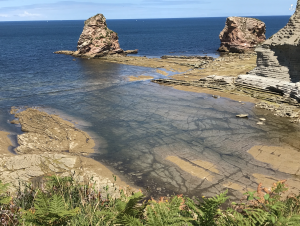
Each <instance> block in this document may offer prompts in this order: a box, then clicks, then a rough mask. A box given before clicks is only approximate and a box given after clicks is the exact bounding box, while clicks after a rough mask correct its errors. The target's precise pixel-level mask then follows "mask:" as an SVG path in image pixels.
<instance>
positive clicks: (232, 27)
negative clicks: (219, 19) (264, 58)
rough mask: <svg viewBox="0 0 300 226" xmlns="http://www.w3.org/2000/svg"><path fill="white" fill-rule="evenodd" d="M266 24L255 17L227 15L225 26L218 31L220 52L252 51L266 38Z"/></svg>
mask: <svg viewBox="0 0 300 226" xmlns="http://www.w3.org/2000/svg"><path fill="white" fill-rule="evenodd" d="M265 33H266V25H265V23H264V22H262V21H260V20H258V19H255V18H246V17H228V18H227V19H226V24H225V28H224V29H223V31H221V33H220V36H219V37H220V40H221V46H220V48H219V49H218V51H220V52H234V53H241V52H245V51H254V49H255V47H256V46H257V45H258V44H260V43H262V42H264V41H265V40H266V36H265Z"/></svg>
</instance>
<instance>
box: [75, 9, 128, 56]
mask: <svg viewBox="0 0 300 226" xmlns="http://www.w3.org/2000/svg"><path fill="white" fill-rule="evenodd" d="M77 50H78V54H83V55H89V56H93V57H94V56H98V55H100V56H101V55H106V54H115V53H121V52H123V50H122V49H121V48H120V44H119V38H118V35H117V33H116V32H113V31H112V30H110V29H108V28H107V24H106V19H105V17H104V16H103V14H97V15H96V16H93V17H91V18H89V19H88V20H86V21H85V22H84V28H83V31H82V34H81V35H80V38H79V40H78V45H77Z"/></svg>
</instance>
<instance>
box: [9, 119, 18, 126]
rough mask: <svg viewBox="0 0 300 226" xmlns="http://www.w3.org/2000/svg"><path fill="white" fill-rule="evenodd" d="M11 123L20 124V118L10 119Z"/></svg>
mask: <svg viewBox="0 0 300 226" xmlns="http://www.w3.org/2000/svg"><path fill="white" fill-rule="evenodd" d="M10 123H11V124H16V125H17V124H19V123H20V122H19V120H17V119H14V120H12V121H10Z"/></svg>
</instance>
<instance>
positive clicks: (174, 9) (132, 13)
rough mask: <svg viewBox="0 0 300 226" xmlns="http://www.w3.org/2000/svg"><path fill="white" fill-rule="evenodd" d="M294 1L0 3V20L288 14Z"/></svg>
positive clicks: (32, 0) (2, 0) (7, 0)
mask: <svg viewBox="0 0 300 226" xmlns="http://www.w3.org/2000/svg"><path fill="white" fill-rule="evenodd" d="M296 3H297V0H248V1H243V0H87V1H84V0H78V1H59V0H0V21H27V20H86V19H88V18H89V17H91V16H94V15H96V14H98V13H102V14H104V16H105V17H106V18H107V19H140V18H186V17H228V16H253V17H254V16H270V15H292V14H293V13H294V9H293V8H291V5H292V4H293V5H294V8H295V7H296Z"/></svg>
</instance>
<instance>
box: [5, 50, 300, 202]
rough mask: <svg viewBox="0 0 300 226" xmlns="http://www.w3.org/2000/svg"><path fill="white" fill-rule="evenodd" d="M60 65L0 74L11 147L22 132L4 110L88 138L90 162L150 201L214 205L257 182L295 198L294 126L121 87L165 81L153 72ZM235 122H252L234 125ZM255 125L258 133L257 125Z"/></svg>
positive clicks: (193, 99)
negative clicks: (45, 119) (69, 125)
mask: <svg viewBox="0 0 300 226" xmlns="http://www.w3.org/2000/svg"><path fill="white" fill-rule="evenodd" d="M58 57H60V58H63V59H64V60H65V61H66V59H67V60H68V63H69V64H70V65H72V67H71V66H68V70H63V71H59V70H58V69H57V70H55V69H54V71H51V72H49V73H48V72H47V73H46V75H45V74H43V73H36V74H30V73H27V74H26V75H24V76H20V77H16V76H15V75H14V76H12V75H11V76H10V75H7V77H6V78H5V79H6V83H5V84H3V83H1V84H0V94H1V96H0V104H1V108H0V125H1V126H0V130H4V131H8V132H11V133H12V134H13V135H14V136H13V137H14V138H15V135H16V134H18V133H21V131H20V128H18V127H16V126H15V125H11V124H9V120H11V119H12V116H10V115H9V110H10V107H11V106H17V107H18V106H30V107H32V106H38V107H40V108H42V109H43V110H45V111H47V112H50V113H55V114H59V115H60V116H61V117H62V118H64V119H68V120H70V121H72V122H76V123H77V126H78V127H79V128H80V129H83V130H84V131H86V132H88V133H89V134H90V135H91V136H92V137H93V139H94V140H95V142H96V144H97V145H96V153H95V154H93V155H92V156H91V157H92V158H94V159H96V160H98V161H100V162H102V163H104V164H106V165H108V166H110V167H111V168H112V169H113V171H114V172H115V173H118V175H120V176H121V177H122V178H125V179H126V180H127V181H130V182H132V183H133V184H135V185H138V186H140V187H142V188H144V190H145V192H146V193H147V194H149V195H155V196H160V195H172V194H185V195H189V196H193V195H198V196H203V195H204V196H212V195H215V194H217V193H219V192H221V191H224V190H226V189H229V191H230V195H231V196H232V198H233V199H234V198H236V197H240V196H241V194H242V193H243V192H245V191H247V190H249V189H255V188H256V187H257V185H258V183H260V182H264V183H266V184H267V185H268V186H269V184H271V183H273V182H275V181H276V180H279V179H288V178H289V180H290V184H291V187H292V189H296V190H297V189H298V188H300V179H298V174H299V172H298V169H299V168H298V164H297V162H299V161H300V155H299V152H298V149H297V147H298V146H299V145H298V139H299V125H294V124H291V123H290V122H289V120H288V119H285V118H279V117H276V116H273V115H271V113H270V112H268V111H266V110H261V109H255V107H254V104H252V103H245V104H241V103H239V102H237V101H233V100H230V99H226V98H219V99H215V98H213V97H212V96H211V95H209V94H202V93H191V92H184V91H179V90H176V89H173V88H171V87H166V86H161V85H158V84H155V83H151V82H150V81H135V82H129V81H127V80H126V77H127V76H130V75H134V76H138V75H149V76H153V77H155V78H158V77H163V76H162V75H160V74H158V73H156V72H155V69H149V68H142V67H135V66H126V65H118V64H113V63H104V62H102V61H101V60H87V59H77V60H76V61H72V58H71V57H69V56H58ZM50 75H51V76H50ZM1 76H3V78H4V75H1ZM241 113H246V114H249V119H240V118H236V115H237V114H241ZM260 117H264V118H266V119H267V121H266V123H265V125H257V122H258V121H259V118H260ZM14 145H17V144H16V142H14ZM249 150H250V151H249ZM273 150H274V151H273Z"/></svg>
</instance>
